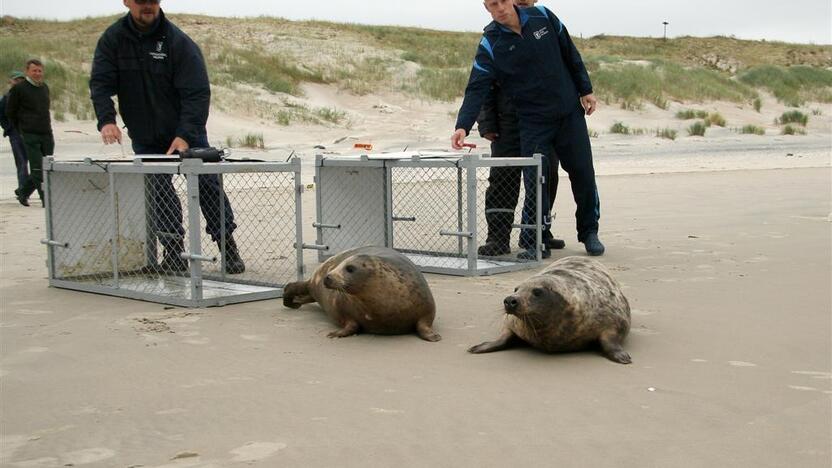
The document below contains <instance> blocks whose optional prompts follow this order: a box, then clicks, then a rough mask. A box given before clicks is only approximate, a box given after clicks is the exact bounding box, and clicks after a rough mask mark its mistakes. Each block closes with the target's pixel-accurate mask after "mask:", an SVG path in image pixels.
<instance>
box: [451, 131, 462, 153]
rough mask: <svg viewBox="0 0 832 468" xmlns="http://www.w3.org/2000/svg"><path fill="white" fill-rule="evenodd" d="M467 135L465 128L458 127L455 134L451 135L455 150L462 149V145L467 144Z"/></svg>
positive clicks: (452, 145)
mask: <svg viewBox="0 0 832 468" xmlns="http://www.w3.org/2000/svg"><path fill="white" fill-rule="evenodd" d="M465 137H466V135H465V130H464V129H461V128H458V129H456V131H455V132H454V134H453V135H451V147H452V148H453V149H455V150H461V149H462V148H463V146H462V145H464V144H465Z"/></svg>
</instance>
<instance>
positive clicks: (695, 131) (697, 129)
mask: <svg viewBox="0 0 832 468" xmlns="http://www.w3.org/2000/svg"><path fill="white" fill-rule="evenodd" d="M707 129H708V125H707V124H706V123H705V122H695V123H693V125H691V126H690V127H688V136H701V137H703V136H705V131H707Z"/></svg>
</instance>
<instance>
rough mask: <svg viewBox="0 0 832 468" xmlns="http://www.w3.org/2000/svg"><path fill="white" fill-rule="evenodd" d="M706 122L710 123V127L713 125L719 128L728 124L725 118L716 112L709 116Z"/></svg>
mask: <svg viewBox="0 0 832 468" xmlns="http://www.w3.org/2000/svg"><path fill="white" fill-rule="evenodd" d="M705 120H706V122H707V123H708V126H709V127H710V126H711V125H716V126H717V127H724V126H725V124H726V122H725V117H723V116H722V115H721V114H720V113H719V112H714V113H712V114H710V115H708V117H707V119H705Z"/></svg>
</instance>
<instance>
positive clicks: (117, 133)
mask: <svg viewBox="0 0 832 468" xmlns="http://www.w3.org/2000/svg"><path fill="white" fill-rule="evenodd" d="M101 140H102V141H103V142H104V144H105V145H109V144H112V143H119V144H121V129H119V128H118V125H116V124H114V123H109V124H107V125H104V126H103V127H101Z"/></svg>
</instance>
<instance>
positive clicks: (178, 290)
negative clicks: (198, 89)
mask: <svg viewBox="0 0 832 468" xmlns="http://www.w3.org/2000/svg"><path fill="white" fill-rule="evenodd" d="M45 169H46V170H45V173H46V176H45V183H44V185H45V188H46V202H47V203H46V208H47V209H46V219H47V239H45V240H44V241H43V243H44V244H46V245H47V248H48V259H49V280H50V285H52V286H56V287H62V288H68V289H76V290H81V291H88V292H95V293H101V294H110V295H115V296H122V297H129V298H134V299H142V300H147V301H152V302H161V303H166V304H173V305H180V306H186V307H207V306H217V305H224V304H229V303H236V302H245V301H251V300H260V299H268V298H276V297H280V296H281V295H282V292H283V286H284V285H285V284H286V283H288V282H291V281H295V280H296V279H300V278H301V277H302V271H303V268H302V262H303V260H302V258H303V257H302V251H301V248H300V246H301V244H302V242H301V240H302V228H301V208H302V207H301V201H300V193H301V190H302V186H301V184H300V160H298V159H295V160H294V161H292V162H291V163H256V162H244V163H230V162H223V163H207V164H206V163H203V162H202V161H199V160H185V161H183V162H136V163H131V162H106V161H92V160H86V161H83V162H56V161H54V159H51V158H50V159H49V160H48V161H47V164H46V166H45Z"/></svg>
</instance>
